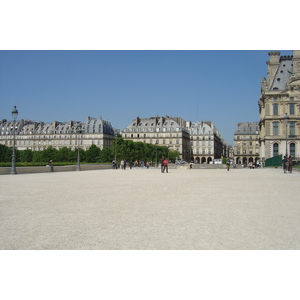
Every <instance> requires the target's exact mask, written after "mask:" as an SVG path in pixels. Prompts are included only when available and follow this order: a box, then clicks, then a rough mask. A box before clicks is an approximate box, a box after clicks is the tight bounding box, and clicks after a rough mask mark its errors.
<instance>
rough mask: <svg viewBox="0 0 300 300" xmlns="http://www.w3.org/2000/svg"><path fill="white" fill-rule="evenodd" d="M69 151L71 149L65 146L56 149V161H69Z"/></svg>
mask: <svg viewBox="0 0 300 300" xmlns="http://www.w3.org/2000/svg"><path fill="white" fill-rule="evenodd" d="M71 152H72V150H71V149H70V148H67V147H62V148H60V149H59V150H58V152H57V155H56V161H58V162H69V161H71V158H72V157H71Z"/></svg>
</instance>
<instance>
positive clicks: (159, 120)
mask: <svg viewBox="0 0 300 300" xmlns="http://www.w3.org/2000/svg"><path fill="white" fill-rule="evenodd" d="M185 127H186V121H184V120H183V119H181V118H172V117H169V116H165V117H158V116H157V117H150V118H144V119H141V118H139V117H137V118H136V119H134V120H132V122H131V123H130V124H129V125H128V126H127V127H126V128H125V129H124V131H126V130H130V131H131V130H132V129H136V128H139V129H141V130H144V129H145V130H147V129H151V128H152V129H154V128H155V129H157V128H160V129H162V128H165V129H166V130H168V131H169V130H171V131H175V130H178V129H180V130H185Z"/></svg>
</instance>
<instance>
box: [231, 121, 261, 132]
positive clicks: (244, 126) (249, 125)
mask: <svg viewBox="0 0 300 300" xmlns="http://www.w3.org/2000/svg"><path fill="white" fill-rule="evenodd" d="M234 134H237V135H238V134H249V135H250V134H252V135H254V134H259V123H258V122H246V123H238V124H237V130H236V132H235V133H234Z"/></svg>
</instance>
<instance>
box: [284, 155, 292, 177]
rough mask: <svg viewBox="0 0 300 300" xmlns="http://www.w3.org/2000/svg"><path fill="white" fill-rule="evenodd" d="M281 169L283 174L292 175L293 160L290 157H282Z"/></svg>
mask: <svg viewBox="0 0 300 300" xmlns="http://www.w3.org/2000/svg"><path fill="white" fill-rule="evenodd" d="M282 168H283V172H284V173H286V172H289V173H292V172H293V158H292V156H291V155H290V156H289V157H287V155H285V156H284V158H283V160H282Z"/></svg>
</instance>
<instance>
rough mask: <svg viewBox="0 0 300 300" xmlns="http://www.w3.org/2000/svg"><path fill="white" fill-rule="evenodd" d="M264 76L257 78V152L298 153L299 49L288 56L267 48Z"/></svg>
mask: <svg viewBox="0 0 300 300" xmlns="http://www.w3.org/2000/svg"><path fill="white" fill-rule="evenodd" d="M269 57H270V60H269V61H267V65H268V72H267V78H262V80H261V96H260V100H259V102H258V105H259V114H260V121H259V127H260V137H259V142H260V156H261V158H262V161H264V160H265V159H268V158H270V157H274V156H277V155H280V154H282V155H285V154H288V155H292V156H293V157H294V158H296V159H299V157H300V50H294V51H293V55H292V56H280V52H269Z"/></svg>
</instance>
